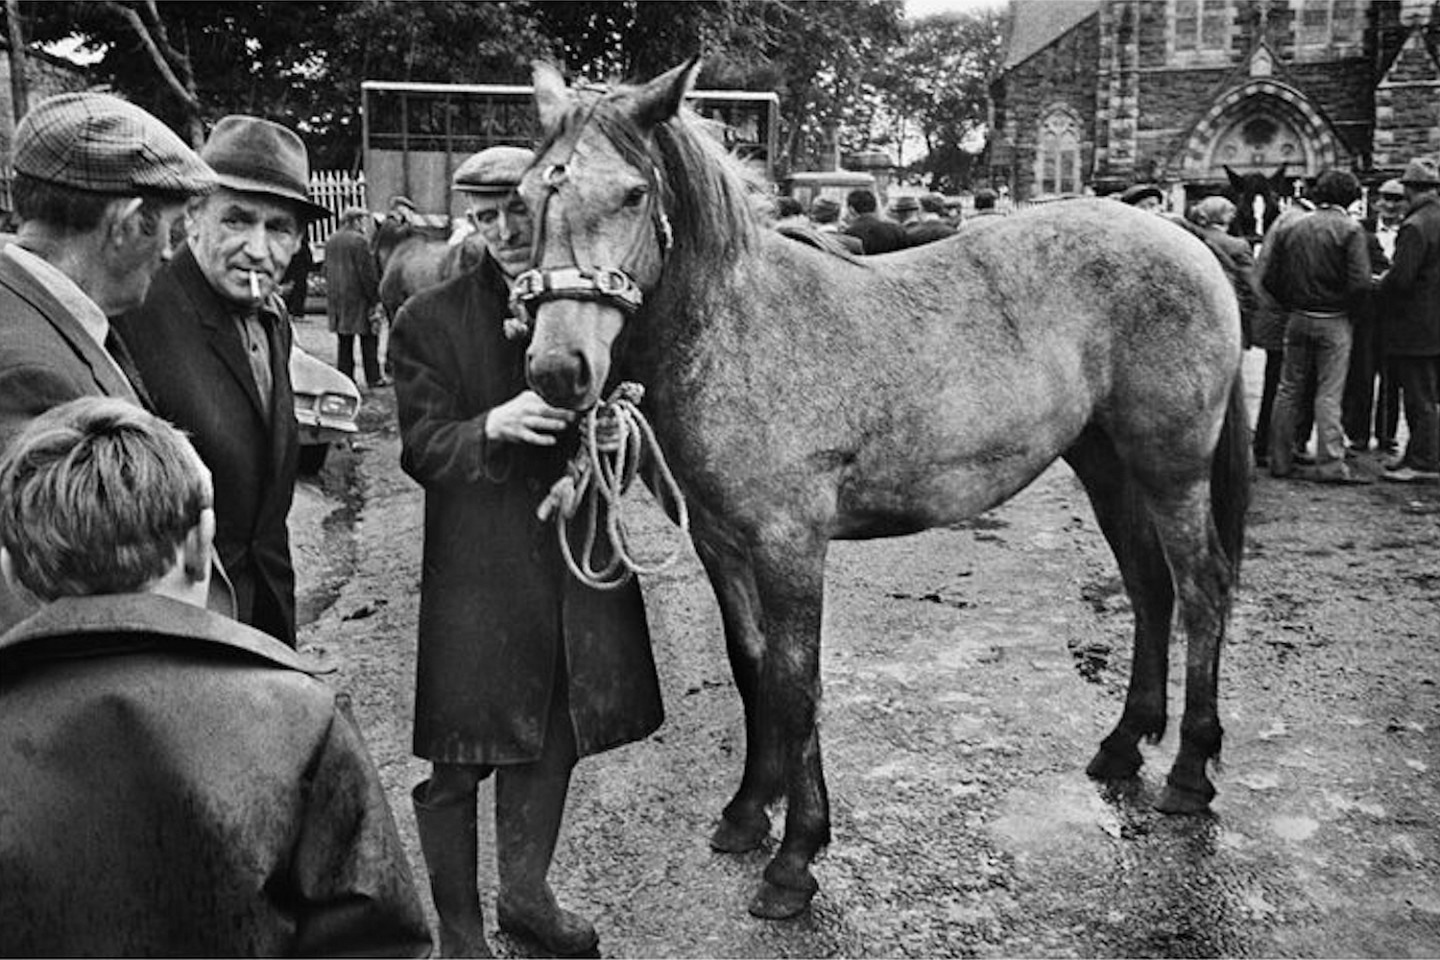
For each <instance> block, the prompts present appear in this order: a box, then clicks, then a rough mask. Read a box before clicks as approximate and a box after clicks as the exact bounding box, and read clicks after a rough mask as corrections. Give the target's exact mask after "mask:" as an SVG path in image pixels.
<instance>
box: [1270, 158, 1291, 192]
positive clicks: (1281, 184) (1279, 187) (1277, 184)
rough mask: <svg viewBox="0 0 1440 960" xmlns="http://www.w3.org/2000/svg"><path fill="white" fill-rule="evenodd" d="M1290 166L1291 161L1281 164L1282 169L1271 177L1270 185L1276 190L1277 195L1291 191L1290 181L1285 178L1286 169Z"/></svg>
mask: <svg viewBox="0 0 1440 960" xmlns="http://www.w3.org/2000/svg"><path fill="white" fill-rule="evenodd" d="M1288 166H1290V161H1288V160H1287V161H1285V162H1284V163H1282V164H1280V169H1279V170H1276V171H1275V172H1274V173H1272V174H1271V175H1270V185H1271V186H1272V187H1274V188H1275V192H1276V193H1288V192H1289V191H1290V180H1289V178H1288V177H1286V176H1285V168H1286V167H1288Z"/></svg>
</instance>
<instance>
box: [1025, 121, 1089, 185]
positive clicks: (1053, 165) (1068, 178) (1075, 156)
mask: <svg viewBox="0 0 1440 960" xmlns="http://www.w3.org/2000/svg"><path fill="white" fill-rule="evenodd" d="M1079 192H1080V122H1079V120H1078V119H1077V118H1076V117H1075V115H1074V113H1073V112H1071V111H1070V110H1068V109H1067V108H1064V107H1056V108H1054V109H1052V110H1051V111H1050V112H1049V113H1047V114H1046V115H1045V118H1044V119H1043V120H1042V121H1041V122H1040V136H1039V139H1038V142H1037V144H1036V153H1035V193H1036V194H1046V193H1079Z"/></svg>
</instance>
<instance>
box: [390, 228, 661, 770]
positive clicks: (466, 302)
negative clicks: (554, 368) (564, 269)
mask: <svg viewBox="0 0 1440 960" xmlns="http://www.w3.org/2000/svg"><path fill="white" fill-rule="evenodd" d="M506 300H507V288H506V285H505V281H504V277H503V275H502V273H501V271H500V269H499V267H497V266H496V265H495V263H494V261H493V260H491V259H490V258H489V257H488V256H487V257H486V258H485V259H484V260H483V261H482V263H481V264H480V266H479V267H477V268H476V269H475V270H472V271H470V272H469V273H466V274H462V275H461V276H459V277H456V278H454V279H452V280H449V281H447V282H446V283H444V284H441V285H440V286H438V287H432V288H430V289H428V290H424V291H422V292H420V293H418V294H416V295H415V296H413V297H411V298H410V299H409V300H408V301H406V303H405V305H404V306H403V307H402V308H401V310H400V313H399V316H398V317H397V319H396V323H395V328H394V331H393V332H392V335H391V341H390V357H391V360H392V362H393V364H394V368H395V390H396V400H397V402H398V406H399V416H400V437H401V443H402V451H401V465H402V466H403V467H404V469H405V472H406V473H408V474H409V475H410V476H411V477H413V478H414V479H415V480H417V481H418V482H419V483H420V484H421V485H422V486H423V487H424V488H425V548H424V569H423V575H422V579H421V587H420V627H419V660H418V664H417V671H416V672H417V675H416V693H415V753H416V754H417V755H419V756H421V757H425V758H427V759H429V760H431V761H432V762H435V763H464V764H503V763H523V762H528V761H531V760H534V759H535V758H536V757H538V756H539V754H540V749H541V746H542V744H543V742H544V737H545V718H546V716H547V713H548V710H549V702H550V696H551V692H552V689H553V686H554V678H555V676H556V671H557V670H564V671H565V676H566V680H567V683H568V691H569V700H570V718H571V721H572V722H573V724H574V730H575V741H576V745H577V747H578V750H579V753H580V755H581V756H585V755H587V754H592V753H597V752H599V751H602V750H605V749H608V748H610V747H614V746H618V745H620V744H623V743H628V742H631V741H634V740H638V739H641V738H643V737H645V736H647V735H649V734H650V733H651V732H652V731H654V730H655V729H656V728H657V727H658V726H659V725H660V722H661V720H662V717H663V712H662V708H661V702H660V692H659V684H658V681H657V679H656V675H655V663H654V659H653V657H652V653H651V650H650V636H649V630H648V628H647V625H646V620H645V607H644V603H643V601H642V599H641V595H640V588H639V585H638V584H637V583H635V582H634V581H631V582H630V583H629V584H627V585H626V586H624V587H623V588H621V589H618V590H610V591H597V590H593V589H591V588H589V587H586V586H584V585H583V584H581V583H580V582H579V581H577V580H576V579H575V578H574V577H573V576H571V575H570V573H569V571H568V570H567V569H566V567H565V564H564V562H563V560H562V559H561V557H560V551H559V547H558V543H557V540H556V533H555V528H554V526H553V525H552V524H549V523H546V524H541V523H540V522H539V521H538V520H537V519H536V517H535V510H536V508H537V507H538V506H539V504H540V503H541V501H542V500H543V499H544V498H545V496H546V494H547V493H548V492H549V490H550V486H551V484H552V483H553V482H554V481H555V480H557V479H558V478H559V477H560V476H561V475H562V473H563V472H564V468H565V463H566V461H567V460H568V459H569V455H570V453H571V452H572V451H573V450H574V449H575V446H576V444H577V442H578V434H577V431H575V430H571V431H570V432H569V433H568V434H567V435H566V436H565V438H564V440H563V442H562V443H560V444H557V445H556V446H555V447H535V446H528V445H516V444H509V443H492V442H489V441H487V440H486V439H485V418H486V415H487V413H488V412H489V411H490V410H491V409H492V408H494V407H496V406H498V405H500V404H501V403H504V402H505V401H507V400H510V399H511V398H512V397H514V396H515V395H516V394H518V393H520V392H521V391H522V390H524V389H525V376H524V363H525V344H524V343H523V342H521V341H514V340H509V339H507V338H506V337H505V334H504V331H503V321H504V318H505V317H506V315H507V307H506ZM561 658H563V659H561Z"/></svg>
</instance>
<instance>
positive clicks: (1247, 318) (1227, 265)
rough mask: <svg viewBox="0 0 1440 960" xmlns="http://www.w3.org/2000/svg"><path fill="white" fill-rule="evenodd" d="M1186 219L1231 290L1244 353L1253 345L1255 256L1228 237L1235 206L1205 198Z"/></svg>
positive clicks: (1244, 243)
mask: <svg viewBox="0 0 1440 960" xmlns="http://www.w3.org/2000/svg"><path fill="white" fill-rule="evenodd" d="M1189 219H1190V222H1191V223H1192V224H1194V227H1195V230H1196V235H1197V236H1199V237H1200V239H1201V240H1203V241H1205V246H1207V247H1209V248H1210V252H1211V253H1213V254H1214V255H1215V259H1216V260H1218V261H1219V262H1220V268H1221V269H1222V270H1224V271H1225V276H1226V277H1227V278H1229V280H1230V285H1231V286H1232V287H1234V288H1235V299H1236V300H1238V301H1239V303H1240V330H1241V335H1242V336H1241V342H1242V343H1243V344H1244V347H1245V349H1247V350H1248V349H1249V348H1250V346H1251V343H1252V342H1253V337H1254V333H1253V328H1254V323H1255V311H1256V309H1257V297H1256V294H1255V255H1254V253H1253V252H1252V251H1251V249H1250V244H1249V242H1248V241H1246V240H1243V239H1241V238H1240V237H1233V236H1231V235H1230V224H1231V223H1232V222H1234V220H1235V204H1234V203H1232V202H1231V201H1230V200H1229V199H1228V198H1226V197H1221V196H1210V197H1205V198H1203V199H1202V200H1200V201H1199V202H1198V203H1196V204H1195V206H1193V207H1191V208H1190V218H1189Z"/></svg>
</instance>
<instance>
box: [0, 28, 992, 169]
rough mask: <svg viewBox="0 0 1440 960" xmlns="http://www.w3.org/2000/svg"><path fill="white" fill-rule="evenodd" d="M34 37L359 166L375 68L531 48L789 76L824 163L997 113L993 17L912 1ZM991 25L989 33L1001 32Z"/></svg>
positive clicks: (136, 92)
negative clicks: (827, 150)
mask: <svg viewBox="0 0 1440 960" xmlns="http://www.w3.org/2000/svg"><path fill="white" fill-rule="evenodd" d="M19 9H20V13H21V18H22V22H23V25H24V28H25V32H26V35H27V37H28V39H29V40H31V41H34V42H46V41H56V40H61V39H66V38H78V39H79V40H80V41H81V44H82V49H84V50H87V51H89V52H91V53H92V54H99V56H100V59H99V60H98V62H97V63H96V64H95V65H94V67H93V68H92V70H93V73H94V76H95V78H96V80H97V82H102V83H108V84H110V85H111V86H113V87H114V88H115V89H116V90H118V91H120V92H122V93H123V94H125V95H126V96H128V97H130V98H131V99H133V100H135V101H136V102H138V103H141V104H143V105H144V106H146V107H147V108H148V109H150V110H152V111H153V112H155V113H156V114H157V115H159V116H161V117H162V118H164V119H165V120H166V121H167V122H169V123H171V124H172V125H173V126H174V127H175V128H176V129H178V130H181V131H182V132H184V133H185V134H186V135H187V136H189V137H190V139H191V140H192V141H193V142H197V143H198V142H199V140H200V139H202V138H203V132H204V130H205V129H207V128H208V125H209V124H210V123H213V121H214V120H216V119H218V118H219V117H221V116H224V115H226V114H229V113H251V114H257V115H260V116H266V117H270V118H272V119H275V120H278V121H280V122H282V123H287V124H290V125H292V126H294V127H295V128H296V129H298V130H300V131H301V132H302V133H303V134H304V136H305V138H306V141H307V143H308V144H309V145H310V148H311V151H312V161H313V163H314V165H315V166H316V167H330V168H334V167H341V168H354V167H357V166H358V164H359V160H360V129H359V128H360V123H359V116H358V114H359V109H358V107H359V103H360V82H361V81H362V80H365V79H375V80H413V81H428V82H437V83H526V82H528V81H529V76H530V61H531V60H533V59H535V58H545V59H550V60H552V61H555V62H558V63H561V64H562V65H563V66H564V67H565V68H566V69H567V70H568V71H569V72H570V73H571V74H572V75H574V76H577V77H581V78H585V79H589V80H596V81H605V80H616V79H621V78H645V77H650V76H654V75H655V74H657V73H660V72H662V71H663V70H666V69H668V68H670V67H672V66H674V65H675V64H676V63H679V62H680V61H682V60H684V59H685V58H687V57H689V56H692V55H695V54H700V55H702V56H703V57H704V58H705V62H704V68H703V72H702V74H701V76H700V81H699V82H700V85H701V86H702V87H712V88H721V89H726V88H734V89H751V90H774V91H776V92H777V93H779V95H780V98H781V107H782V115H783V119H782V129H781V141H782V148H781V160H780V167H781V170H782V172H783V170H784V169H785V168H786V167H788V166H792V165H793V166H794V167H795V168H796V169H805V168H807V167H813V166H816V165H818V164H819V163H820V162H822V160H823V159H824V158H823V156H822V153H823V150H822V147H823V142H824V128H825V126H826V125H834V126H835V127H836V128H837V129H838V131H839V137H840V140H841V143H842V146H843V147H845V148H847V149H857V148H860V147H863V146H865V145H866V144H867V143H872V142H877V141H878V142H885V141H886V140H887V139H893V138H894V136H895V135H896V130H897V127H896V124H897V122H898V121H897V118H900V117H905V118H907V121H906V122H908V123H911V124H918V125H919V128H920V129H921V130H922V131H923V133H924V137H925V139H926V142H927V143H928V144H929V146H930V148H931V151H932V154H933V153H935V152H936V151H944V150H946V149H948V148H949V147H950V146H951V145H953V144H959V143H960V142H961V141H963V139H964V137H965V135H966V134H967V132H968V131H969V130H971V129H973V128H974V127H975V126H976V125H977V124H980V123H983V121H984V116H985V108H984V102H985V101H984V93H985V84H986V82H987V80H988V76H989V73H988V71H989V70H990V69H991V65H992V64H993V61H994V59H995V56H996V52H997V51H998V45H999V40H998V36H999V34H998V24H996V23H995V21H994V17H993V16H992V17H988V18H987V17H971V18H961V19H959V20H955V21H944V22H938V23H933V24H932V21H931V20H928V19H927V20H925V21H921V22H920V23H919V24H910V25H907V23H906V21H905V19H904V12H903V8H902V4H901V2H900V0H854V2H843V3H838V2H827V0H696V2H639V0H580V2H567V3H538V2H537V3H530V2H523V0H515V2H484V3H480V2H462V0H430V2H425V3H413V2H403V0H361V2H358V3H357V2H339V0H304V2H284V3H276V2H258V0H250V2H241V0H220V2H208V3H186V2H176V0H65V2H43V3H42V2H39V0H21V2H20V3H19ZM987 31H989V32H987Z"/></svg>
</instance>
